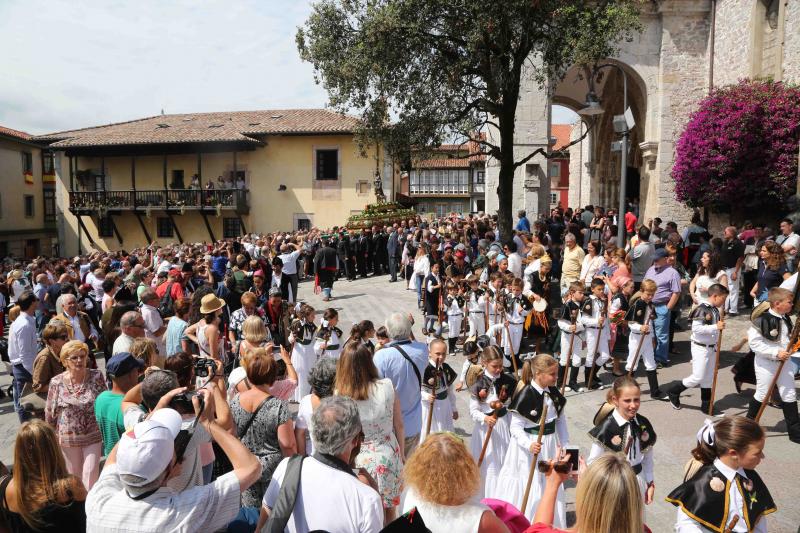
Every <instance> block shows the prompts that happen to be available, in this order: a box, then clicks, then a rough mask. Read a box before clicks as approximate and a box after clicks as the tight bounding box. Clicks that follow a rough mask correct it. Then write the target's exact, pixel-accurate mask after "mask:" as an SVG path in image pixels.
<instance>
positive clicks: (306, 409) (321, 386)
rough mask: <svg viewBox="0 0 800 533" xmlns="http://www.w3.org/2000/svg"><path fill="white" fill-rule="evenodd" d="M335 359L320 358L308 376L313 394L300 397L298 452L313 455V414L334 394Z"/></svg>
mask: <svg viewBox="0 0 800 533" xmlns="http://www.w3.org/2000/svg"><path fill="white" fill-rule="evenodd" d="M336 364H337V361H336V360H335V359H331V358H330V357H323V358H322V359H320V360H318V361H317V363H316V364H315V365H314V367H313V368H312V369H311V373H310V374H309V376H308V384H309V385H311V394H307V395H305V396H303V397H302V398H301V399H300V405H299V407H298V409H297V420H296V421H295V428H294V439H295V441H297V452H298V453H299V454H301V455H313V453H314V443H313V441H312V440H311V435H310V433H311V416H312V415H313V414H314V411H316V409H317V407H319V404H320V402H321V401H322V399H323V398H327V397H328V396H331V395H332V394H333V385H334V381H335V380H336Z"/></svg>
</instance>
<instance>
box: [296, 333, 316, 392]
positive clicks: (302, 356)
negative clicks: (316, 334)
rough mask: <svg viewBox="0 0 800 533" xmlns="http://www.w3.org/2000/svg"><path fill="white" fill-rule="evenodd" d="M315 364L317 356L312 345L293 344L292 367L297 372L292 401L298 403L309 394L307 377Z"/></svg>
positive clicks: (309, 387)
mask: <svg viewBox="0 0 800 533" xmlns="http://www.w3.org/2000/svg"><path fill="white" fill-rule="evenodd" d="M316 362H317V354H316V353H314V343H311V344H309V345H307V346H304V345H302V344H300V343H299V342H297V343H295V345H294V349H293V350H292V366H294V369H295V371H296V372H297V388H295V389H294V395H293V399H294V401H296V402H298V403H299V402H300V400H301V399H302V398H303V396H306V395H307V394H311V385H310V384H309V383H308V376H309V374H311V369H312V368H313V367H314V365H315V364H316Z"/></svg>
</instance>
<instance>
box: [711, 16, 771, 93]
mask: <svg viewBox="0 0 800 533" xmlns="http://www.w3.org/2000/svg"><path fill="white" fill-rule="evenodd" d="M760 1H761V0H717V17H716V30H715V35H714V85H715V86H717V87H719V86H722V85H728V84H730V83H736V82H737V81H738V80H740V79H742V78H747V77H749V76H750V39H751V32H752V26H751V21H750V19H751V16H752V14H753V3H754V2H760Z"/></svg>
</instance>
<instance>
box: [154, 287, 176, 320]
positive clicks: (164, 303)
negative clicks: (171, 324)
mask: <svg viewBox="0 0 800 533" xmlns="http://www.w3.org/2000/svg"><path fill="white" fill-rule="evenodd" d="M173 285H174V282H172V283H168V284H167V290H166V292H164V296H162V297H161V302H160V303H159V304H158V313H159V314H160V315H161V318H167V317H170V316H174V315H175V301H174V300H173V299H172V286H173Z"/></svg>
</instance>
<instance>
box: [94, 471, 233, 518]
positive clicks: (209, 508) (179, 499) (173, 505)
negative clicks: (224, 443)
mask: <svg viewBox="0 0 800 533" xmlns="http://www.w3.org/2000/svg"><path fill="white" fill-rule="evenodd" d="M240 496H241V491H240V490H239V479H238V478H237V477H236V474H234V473H233V472H230V473H228V474H225V475H224V476H222V477H220V478H217V480H216V481H214V482H213V483H211V484H209V485H203V486H200V487H192V488H191V489H188V490H185V491H182V492H177V491H175V490H173V489H171V488H168V487H161V488H160V489H158V491H156V493H155V494H152V495H151V496H148V497H147V498H144V499H142V500H134V499H133V498H131V497H129V496H128V494H127V492H126V491H125V485H123V483H122V481H120V479H119V475H118V474H117V465H116V464H112V465H106V467H105V468H103V472H102V473H101V474H100V479H98V480H97V483H95V485H94V487H92V490H90V491H89V494H88V496H86V531H87V532H88V533H91V532H93V531H97V532H103V533H109V532H120V533H130V532H132V531H136V532H140V533H166V532H167V531H180V532H185V533H189V532H193V531H216V530H218V529H220V528H224V527H225V526H226V525H227V524H228V523H229V522H230V521H232V520H233V519H234V518H235V517H236V515H237V513H238V512H239V498H240Z"/></svg>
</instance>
